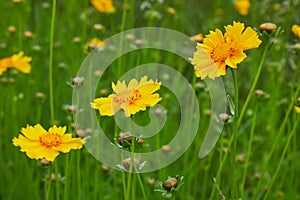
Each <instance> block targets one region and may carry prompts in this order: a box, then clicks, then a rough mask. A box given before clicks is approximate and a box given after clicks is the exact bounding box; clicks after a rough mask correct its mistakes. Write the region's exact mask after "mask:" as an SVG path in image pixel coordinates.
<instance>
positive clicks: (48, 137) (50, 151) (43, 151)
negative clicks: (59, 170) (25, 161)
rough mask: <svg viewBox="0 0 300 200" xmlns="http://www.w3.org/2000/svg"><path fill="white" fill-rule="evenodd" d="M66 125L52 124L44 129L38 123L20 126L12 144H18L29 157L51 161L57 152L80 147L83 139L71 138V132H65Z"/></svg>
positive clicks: (65, 151)
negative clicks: (18, 133)
mask: <svg viewBox="0 0 300 200" xmlns="http://www.w3.org/2000/svg"><path fill="white" fill-rule="evenodd" d="M65 132H66V127H57V126H55V125H54V126H52V127H51V128H49V130H48V131H46V130H45V129H44V128H43V127H42V126H41V125H40V124H37V125H35V126H29V125H27V127H26V128H22V130H21V133H22V134H23V135H22V134H20V135H19V137H18V138H16V137H15V138H14V139H13V145H15V146H20V147H21V151H22V152H26V155H27V156H28V157H29V158H31V159H34V158H35V159H41V158H45V159H47V160H49V161H53V160H54V159H55V158H56V156H58V154H59V152H63V153H67V152H69V151H70V150H71V149H80V148H82V146H83V144H84V142H85V140H82V139H80V138H72V134H70V133H66V134H65Z"/></svg>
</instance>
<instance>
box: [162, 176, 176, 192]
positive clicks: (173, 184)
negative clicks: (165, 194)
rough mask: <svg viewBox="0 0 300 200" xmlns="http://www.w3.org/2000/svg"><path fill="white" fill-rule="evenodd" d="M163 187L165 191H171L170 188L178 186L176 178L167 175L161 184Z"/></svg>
mask: <svg viewBox="0 0 300 200" xmlns="http://www.w3.org/2000/svg"><path fill="white" fill-rule="evenodd" d="M162 186H163V188H164V189H165V190H167V191H171V189H172V188H176V187H177V186H178V180H177V179H176V178H172V177H169V178H168V179H167V180H166V181H164V182H163V184H162Z"/></svg>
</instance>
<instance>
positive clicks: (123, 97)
mask: <svg viewBox="0 0 300 200" xmlns="http://www.w3.org/2000/svg"><path fill="white" fill-rule="evenodd" d="M141 96H142V95H141V93H140V92H139V90H137V89H136V90H124V91H122V92H119V93H117V94H115V95H114V97H113V101H114V102H115V103H116V104H118V105H121V104H122V103H128V104H134V102H135V101H136V100H138V99H139V98H141Z"/></svg>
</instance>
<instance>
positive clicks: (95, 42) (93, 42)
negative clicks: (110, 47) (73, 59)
mask: <svg viewBox="0 0 300 200" xmlns="http://www.w3.org/2000/svg"><path fill="white" fill-rule="evenodd" d="M105 47H106V43H105V42H103V41H102V40H100V39H99V38H96V37H94V38H92V39H90V40H89V41H88V42H87V43H86V45H85V47H84V52H85V53H89V52H90V51H92V50H93V49H95V48H105Z"/></svg>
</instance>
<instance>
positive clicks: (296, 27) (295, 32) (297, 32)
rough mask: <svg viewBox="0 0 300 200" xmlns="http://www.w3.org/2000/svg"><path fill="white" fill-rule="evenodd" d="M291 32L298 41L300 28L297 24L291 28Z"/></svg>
mask: <svg viewBox="0 0 300 200" xmlns="http://www.w3.org/2000/svg"><path fill="white" fill-rule="evenodd" d="M292 32H293V33H294V35H295V36H296V37H297V38H299V39H300V26H299V25H297V24H294V25H293V26H292Z"/></svg>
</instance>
